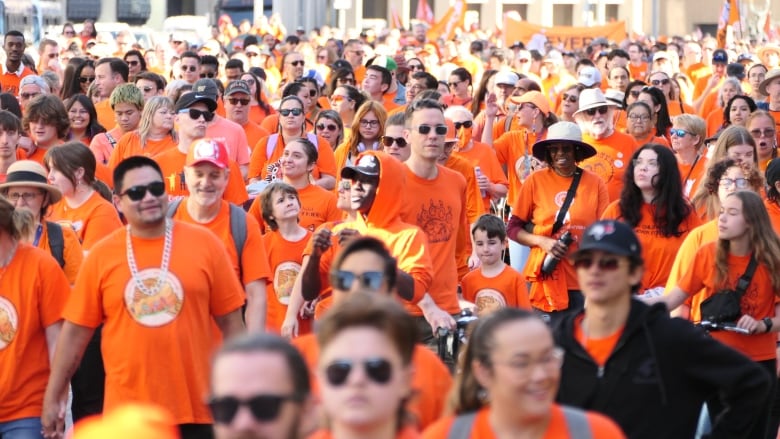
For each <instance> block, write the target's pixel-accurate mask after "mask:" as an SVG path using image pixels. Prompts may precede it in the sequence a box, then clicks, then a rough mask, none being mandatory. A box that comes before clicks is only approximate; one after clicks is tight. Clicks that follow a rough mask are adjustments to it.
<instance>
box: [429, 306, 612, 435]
mask: <svg viewBox="0 0 780 439" xmlns="http://www.w3.org/2000/svg"><path fill="white" fill-rule="evenodd" d="M473 325H474V327H473V328H472V331H471V335H470V336H469V342H468V344H467V345H466V351H465V352H464V353H463V355H462V356H461V358H460V360H461V361H460V374H459V375H458V376H457V378H456V381H455V387H454V388H453V389H452V392H451V397H450V400H451V402H452V412H453V413H452V415H450V416H447V417H445V418H443V419H440V420H439V421H438V422H436V423H435V424H433V425H432V426H430V427H428V429H426V430H425V432H424V433H423V436H422V437H423V439H447V438H451V437H464V438H479V439H497V438H500V437H507V438H509V437H513V438H514V437H516V438H521V437H522V438H529V439H530V438H533V439H544V438H556V439H568V438H576V437H591V438H594V439H620V438H625V435H624V434H623V433H622V432H621V431H620V428H619V427H618V426H617V425H615V423H614V422H613V421H611V420H609V419H608V418H607V417H605V416H603V415H600V414H596V413H593V412H584V411H582V410H579V409H574V408H572V407H567V406H562V405H559V404H556V403H555V397H556V393H557V392H558V386H559V384H560V381H561V365H562V364H563V357H564V351H563V349H561V348H559V347H557V346H556V345H555V342H554V341H553V336H552V333H551V331H550V328H549V327H548V326H547V324H545V322H544V321H543V320H542V319H541V318H540V317H539V316H538V315H536V314H534V313H532V312H529V311H526V310H522V309H516V308H502V309H499V310H497V311H495V312H494V313H492V314H490V315H489V316H487V317H484V318H481V319H479V320H478V321H477V322H476V323H474V324H473ZM575 419H576V421H575ZM573 422H576V423H577V425H578V427H577V428H576V430H573V429H572V428H570V427H569V425H571V423H573ZM587 433H589V434H587Z"/></svg>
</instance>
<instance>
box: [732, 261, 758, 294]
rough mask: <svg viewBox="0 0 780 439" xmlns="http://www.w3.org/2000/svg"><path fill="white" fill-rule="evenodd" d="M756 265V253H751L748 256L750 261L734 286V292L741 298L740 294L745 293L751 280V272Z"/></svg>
mask: <svg viewBox="0 0 780 439" xmlns="http://www.w3.org/2000/svg"><path fill="white" fill-rule="evenodd" d="M757 267H758V262H757V261H756V254H755V253H753V254H752V255H751V256H750V262H749V263H748V266H747V268H746V269H745V274H743V275H742V276H741V277H740V278H739V280H738V281H737V287H736V288H734V292H735V293H737V294H738V295H739V297H740V298H742V295H743V294H745V291H747V288H748V287H749V286H750V281H751V280H753V274H755V272H756V268H757Z"/></svg>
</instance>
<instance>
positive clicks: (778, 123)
mask: <svg viewBox="0 0 780 439" xmlns="http://www.w3.org/2000/svg"><path fill="white" fill-rule="evenodd" d="M768 113H769V114H771V115H772V118H774V120H775V133H776V134H775V137H777V144H778V145H780V111H772V110H768Z"/></svg>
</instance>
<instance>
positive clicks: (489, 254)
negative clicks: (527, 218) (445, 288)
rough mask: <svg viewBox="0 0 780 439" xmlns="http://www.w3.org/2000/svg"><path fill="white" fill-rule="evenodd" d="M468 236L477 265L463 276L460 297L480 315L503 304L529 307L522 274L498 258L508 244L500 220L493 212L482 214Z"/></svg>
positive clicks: (526, 289) (501, 306) (502, 223)
mask: <svg viewBox="0 0 780 439" xmlns="http://www.w3.org/2000/svg"><path fill="white" fill-rule="evenodd" d="M471 235H472V237H473V239H474V248H475V249H476V253H477V257H478V258H479V262H480V267H479V269H477V270H474V271H471V272H469V273H468V274H467V275H466V276H464V277H463V280H462V281H461V290H462V291H463V298H464V299H465V300H468V301H469V302H473V303H474V304H475V305H476V306H477V315H479V316H480V317H482V316H485V315H487V314H489V313H491V312H493V311H495V310H497V309H499V308H503V307H505V306H510V307H513V308H526V309H531V302H530V300H529V299H528V288H527V287H526V284H525V277H524V276H523V275H522V274H520V273H518V272H517V271H515V270H514V269H513V268H512V267H509V266H507V265H506V264H505V263H504V261H503V258H502V257H501V255H502V253H503V251H504V249H505V248H506V246H507V245H508V241H507V238H506V227H505V226H504V222H503V221H501V219H500V218H499V217H497V216H494V215H482V216H481V217H479V219H478V220H477V222H476V223H475V224H474V227H473V228H472V229H471Z"/></svg>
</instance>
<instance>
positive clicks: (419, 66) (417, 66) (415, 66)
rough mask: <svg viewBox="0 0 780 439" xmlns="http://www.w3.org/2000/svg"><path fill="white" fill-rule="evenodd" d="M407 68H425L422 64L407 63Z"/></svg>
mask: <svg viewBox="0 0 780 439" xmlns="http://www.w3.org/2000/svg"><path fill="white" fill-rule="evenodd" d="M407 66H408V67H409V70H425V68H424V67H423V65H422V64H407Z"/></svg>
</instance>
